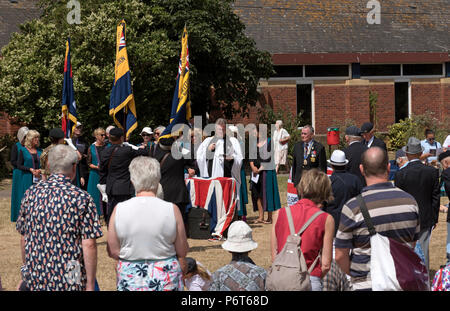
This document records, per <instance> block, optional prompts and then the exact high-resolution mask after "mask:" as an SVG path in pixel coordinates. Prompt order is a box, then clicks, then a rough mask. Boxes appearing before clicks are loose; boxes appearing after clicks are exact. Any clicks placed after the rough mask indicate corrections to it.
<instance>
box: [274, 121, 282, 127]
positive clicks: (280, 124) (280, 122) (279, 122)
mask: <svg viewBox="0 0 450 311" xmlns="http://www.w3.org/2000/svg"><path fill="white" fill-rule="evenodd" d="M275 124H278V125H279V126H280V127H282V126H283V120H277V121H275Z"/></svg>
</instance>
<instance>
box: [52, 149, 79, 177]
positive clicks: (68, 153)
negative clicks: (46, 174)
mask: <svg viewBox="0 0 450 311" xmlns="http://www.w3.org/2000/svg"><path fill="white" fill-rule="evenodd" d="M77 161H78V156H77V153H76V151H75V150H73V149H72V148H71V147H69V146H68V145H56V146H55V147H53V148H52V149H51V150H50V152H49V153H48V166H49V170H50V174H64V175H67V174H70V173H71V172H72V167H73V165H74V164H76V163H77Z"/></svg>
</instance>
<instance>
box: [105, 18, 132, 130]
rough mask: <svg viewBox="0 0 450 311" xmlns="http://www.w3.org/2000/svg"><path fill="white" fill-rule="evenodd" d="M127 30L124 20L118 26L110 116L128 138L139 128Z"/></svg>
mask: <svg viewBox="0 0 450 311" xmlns="http://www.w3.org/2000/svg"><path fill="white" fill-rule="evenodd" d="M125 30H126V24H125V21H124V20H122V21H121V22H120V23H119V25H118V26H117V37H116V63H115V71H114V84H113V88H112V90H111V96H110V100H109V115H110V116H112V117H113V119H114V123H115V124H116V125H117V126H118V127H120V128H121V129H123V130H124V131H125V137H126V138H128V137H129V135H130V134H131V132H132V131H133V130H134V129H136V127H137V114H136V106H135V103H134V96H133V90H132V89H131V73H130V67H129V65H128V55H127V45H126V40H125V39H126V37H125Z"/></svg>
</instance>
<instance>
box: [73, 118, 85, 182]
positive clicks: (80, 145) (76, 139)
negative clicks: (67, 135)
mask: <svg viewBox="0 0 450 311" xmlns="http://www.w3.org/2000/svg"><path fill="white" fill-rule="evenodd" d="M71 139H72V144H73V145H74V146H75V147H76V148H77V151H78V152H79V153H80V155H81V160H80V161H79V162H78V164H77V175H76V180H75V181H74V184H75V185H76V186H78V187H80V188H81V189H83V190H86V189H87V185H88V179H89V169H88V164H87V154H88V149H89V144H88V142H87V141H86V139H85V138H84V136H83V125H82V124H81V123H80V122H77V125H76V127H75V129H74V131H73V135H72V138H71Z"/></svg>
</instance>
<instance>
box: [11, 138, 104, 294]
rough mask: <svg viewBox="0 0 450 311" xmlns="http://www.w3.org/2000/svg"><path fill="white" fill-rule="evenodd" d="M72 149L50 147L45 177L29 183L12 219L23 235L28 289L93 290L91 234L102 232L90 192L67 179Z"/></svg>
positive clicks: (71, 171) (73, 159)
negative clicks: (48, 172)
mask: <svg viewBox="0 0 450 311" xmlns="http://www.w3.org/2000/svg"><path fill="white" fill-rule="evenodd" d="M77 158H78V157H77V154H76V152H75V151H74V150H73V149H72V148H70V147H69V146H66V145H57V146H55V147H54V148H52V150H50V152H49V155H48V164H49V169H50V174H51V175H50V176H49V178H48V179H47V180H46V181H41V182H39V183H37V184H34V185H32V186H31V187H30V188H29V189H28V190H27V191H26V192H25V196H24V198H23V200H22V208H21V211H20V216H19V219H18V221H17V224H16V228H17V231H18V232H19V233H20V234H21V235H22V238H21V247H22V261H23V266H22V269H21V270H22V278H23V282H24V284H22V285H24V286H22V288H23V287H26V288H28V289H29V290H32V291H41V290H44V291H57V290H64V291H67V290H74V291H77V290H94V288H95V274H96V269H97V244H96V239H97V238H99V237H101V236H102V235H103V233H102V231H101V225H100V222H99V218H98V215H97V210H96V208H95V203H94V200H93V199H92V197H91V196H90V195H89V194H88V193H87V192H85V191H83V190H81V189H80V188H78V187H76V186H74V185H73V184H72V183H71V180H72V178H73V177H74V176H75V174H76V165H77Z"/></svg>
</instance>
